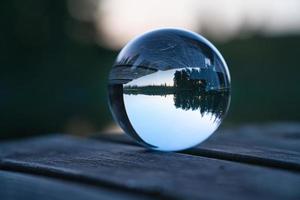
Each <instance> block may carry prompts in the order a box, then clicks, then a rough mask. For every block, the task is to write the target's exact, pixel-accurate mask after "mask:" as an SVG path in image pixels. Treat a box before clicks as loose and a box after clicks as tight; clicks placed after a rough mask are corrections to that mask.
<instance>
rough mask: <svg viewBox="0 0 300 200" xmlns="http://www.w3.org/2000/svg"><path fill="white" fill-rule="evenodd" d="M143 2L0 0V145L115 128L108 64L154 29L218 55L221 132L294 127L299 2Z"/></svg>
mask: <svg viewBox="0 0 300 200" xmlns="http://www.w3.org/2000/svg"><path fill="white" fill-rule="evenodd" d="M149 2H150V1H133V0H130V1H124V2H123V1H108V0H107V1H101V0H69V1H63V0H27V1H17V0H3V1H1V2H0V13H1V18H0V66H1V74H0V112H1V114H0V117H1V120H0V131H1V132H0V139H8V138H15V137H25V136H30V135H37V134H45V133H51V132H67V133H72V134H79V135H86V134H89V133H94V132H99V131H103V130H107V129H109V128H114V127H115V126H114V125H113V122H112V117H111V114H110V112H109V108H108V105H107V98H106V82H107V77H108V72H109V70H110V67H111V66H112V64H113V62H114V59H115V57H116V55H117V53H118V51H119V49H120V48H121V47H122V46H123V45H124V43H125V42H127V41H128V40H129V39H130V38H132V37H133V36H134V35H136V34H139V33H142V32H144V31H146V30H148V29H151V28H156V27H163V26H179V27H184V28H188V29H191V30H194V31H197V32H199V33H201V34H202V35H204V36H205V37H207V38H208V39H210V40H211V41H212V42H213V43H214V44H215V45H216V47H217V48H218V49H219V50H220V52H221V53H222V54H223V56H224V58H225V60H226V61H227V64H228V66H229V69H230V72H231V78H232V101H231V107H230V111H229V114H228V117H227V118H226V120H225V122H224V123H225V125H237V124H241V123H264V122H270V121H299V120H300V106H299V104H298V102H299V101H300V94H299V89H298V85H299V73H300V68H299V56H300V34H299V33H300V15H299V14H297V13H299V12H296V11H295V9H297V8H299V7H300V4H299V1H298V2H297V1H292V0H291V1H280V2H281V3H278V1H254V3H252V4H251V6H249V5H244V4H241V3H239V4H234V3H236V2H237V1H229V0H228V1H216V2H215V3H216V4H222V5H223V4H224V5H225V4H226V5H227V4H230V6H222V5H220V6H216V5H215V4H206V3H205V2H207V1H192V0H191V1H172V2H173V3H171V2H169V1H166V2H165V3H159V2H158V3H151V2H150V3H149ZM153 2H156V1H153ZM183 2H184V3H183ZM197 2H198V3H197ZM224 2H225V3H224ZM255 2H256V3H255ZM261 2H264V3H261ZM148 4H149V5H148ZM298 5H299V7H297V6H298ZM172 6H173V7H174V6H175V7H174V8H173V7H172ZM197 6H198V7H197ZM156 8H157V9H156ZM232 8H234V9H232ZM178 9H179V10H178ZM189 9H190V10H189ZM226 9H227V10H226ZM264 9H267V10H264ZM148 10H149V11H148ZM133 11H138V12H136V13H135V12H133ZM146 11H147V12H146ZM202 11H203V12H202ZM204 11H206V12H204ZM133 13H134V14H135V15H134V14H133ZM151 13H152V15H151ZM199 13H200V14H199ZM201 13H202V14H201ZM266 13H267V14H266ZM272 13H273V14H272ZM136 15H137V16H136ZM179 19H180V20H179ZM222 20H223V21H222ZM224 20H225V21H224Z"/></svg>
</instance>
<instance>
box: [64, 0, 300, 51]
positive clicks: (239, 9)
mask: <svg viewBox="0 0 300 200" xmlns="http://www.w3.org/2000/svg"><path fill="white" fill-rule="evenodd" d="M68 3H69V11H70V14H71V15H72V16H73V17H75V18H77V19H79V20H83V21H87V20H92V21H93V22H94V23H95V25H96V29H97V30H98V35H99V36H100V37H101V38H102V40H101V42H102V43H103V42H104V43H105V45H106V46H107V47H110V48H113V49H119V48H121V47H122V46H123V45H124V44H126V43H127V42H128V41H129V40H130V39H132V38H133V37H135V36H136V35H138V34H141V33H143V32H145V31H148V30H149V29H153V28H159V27H182V28H186V29H190V30H192V31H196V32H199V33H202V34H204V36H209V38H213V39H215V40H219V41H224V40H228V39H231V38H233V37H236V36H237V35H239V36H240V35H243V34H241V33H244V35H245V34H251V33H255V32H259V33H262V34H265V35H280V34H293V33H299V32H300V1H299V0H205V1H203V0H126V1H122V0H75V1H74V0H69V1H68ZM88 18H89V19H88Z"/></svg>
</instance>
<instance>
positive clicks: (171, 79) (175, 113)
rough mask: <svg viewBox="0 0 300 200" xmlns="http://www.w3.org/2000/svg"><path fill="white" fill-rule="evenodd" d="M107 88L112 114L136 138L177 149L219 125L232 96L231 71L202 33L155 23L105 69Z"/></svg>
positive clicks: (190, 144) (149, 144) (154, 146)
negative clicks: (160, 26)
mask: <svg viewBox="0 0 300 200" xmlns="http://www.w3.org/2000/svg"><path fill="white" fill-rule="evenodd" d="M108 94H109V104H110V109H111V111H112V114H113V116H114V119H115V120H116V122H117V123H118V124H119V125H120V127H121V128H122V129H123V130H124V131H125V132H126V133H127V134H128V135H130V136H131V137H132V138H133V139H134V140H135V141H137V142H138V143H140V144H142V145H144V146H146V147H148V148H151V149H155V150H161V151H178V150H183V149H187V148H190V147H193V146H195V145H197V144H199V143H201V142H203V141H204V140H205V139H207V138H208V137H209V136H210V135H211V134H212V133H213V132H214V131H215V130H216V129H217V128H218V126H219V125H220V123H221V121H222V120H223V118H224V115H225V114H226V112H227V110H228V106H229V102H230V75H229V71H228V68H227V65H226V63H225V61H224V59H223V57H222V56H221V54H220V53H219V51H218V50H217V49H216V48H215V47H214V46H213V45H212V44H211V43H210V42H209V41H208V40H206V39H205V38H204V37H202V36H200V35H198V34H196V33H193V32H190V31H187V30H182V29H173V28H165V29H158V30H153V31H150V32H147V33H144V34H142V35H140V36H138V37H136V38H135V39H133V40H132V41H130V42H129V43H128V44H127V45H126V46H125V47H124V48H123V49H122V50H121V52H120V53H119V55H118V57H117V59H116V61H115V64H114V66H113V67H112V69H111V71H110V74H109V83H108Z"/></svg>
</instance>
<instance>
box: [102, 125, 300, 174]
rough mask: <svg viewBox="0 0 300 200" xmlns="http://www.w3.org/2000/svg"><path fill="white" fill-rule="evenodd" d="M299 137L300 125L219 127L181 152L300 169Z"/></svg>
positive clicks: (125, 139)
mask: <svg viewBox="0 0 300 200" xmlns="http://www.w3.org/2000/svg"><path fill="white" fill-rule="evenodd" d="M297 136H299V138H298V137H297ZM97 138H99V139H104V140H109V141H115V142H119V143H123V144H130V145H137V144H136V143H135V142H134V141H133V140H131V139H130V138H129V137H127V136H126V135H125V134H122V135H112V134H105V133H103V134H100V135H98V136H97ZM290 138H291V139H292V141H291V139H290ZM297 138H298V139H297ZM299 139H300V125H299V124H295V123H294V124H291V123H281V124H279V123H272V124H265V125H259V126H258V125H247V126H241V127H238V128H227V129H220V130H219V131H217V132H216V133H214V134H213V135H212V136H211V137H210V138H209V139H208V140H206V141H205V142H203V143H202V144H200V145H198V146H197V147H195V148H192V149H189V150H186V151H183V152H181V153H185V154H191V155H199V156H205V157H210V158H217V159H223V160H231V161H236V162H243V163H250V164H255V165H262V166H268V167H275V168H281V169H287V170H293V171H298V172H300V140H299Z"/></svg>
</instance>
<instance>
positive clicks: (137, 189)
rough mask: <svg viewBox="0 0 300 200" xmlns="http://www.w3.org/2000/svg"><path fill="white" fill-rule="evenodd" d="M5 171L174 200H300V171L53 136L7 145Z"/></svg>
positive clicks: (3, 160) (0, 164)
mask: <svg viewBox="0 0 300 200" xmlns="http://www.w3.org/2000/svg"><path fill="white" fill-rule="evenodd" d="M0 160H1V162H0V167H1V168H2V169H6V170H14V171H22V172H26V173H33V174H43V175H46V176H49V177H60V178H64V179H66V180H73V181H77V182H82V183H90V184H95V185H99V186H101V185H104V186H108V187H110V188H111V189H113V188H116V189H121V188H123V189H124V191H128V192H134V193H136V194H143V195H147V196H149V197H157V198H159V197H160V198H162V199H163V198H168V199H170V198H171V199H299V198H300V189H299V185H300V176H299V174H298V173H296V172H290V171H287V170H281V169H274V168H268V167H262V166H254V165H248V164H243V163H238V162H232V161H226V160H220V159H215V158H208V157H203V156H198V155H188V154H183V153H159V152H153V151H147V150H145V149H144V148H142V147H138V146H134V145H127V144H119V143H112V142H108V141H100V140H97V141H96V140H91V139H78V138H73V137H68V136H48V137H43V138H36V139H31V140H26V141H19V142H11V143H7V144H3V145H2V146H1V149H0Z"/></svg>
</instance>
